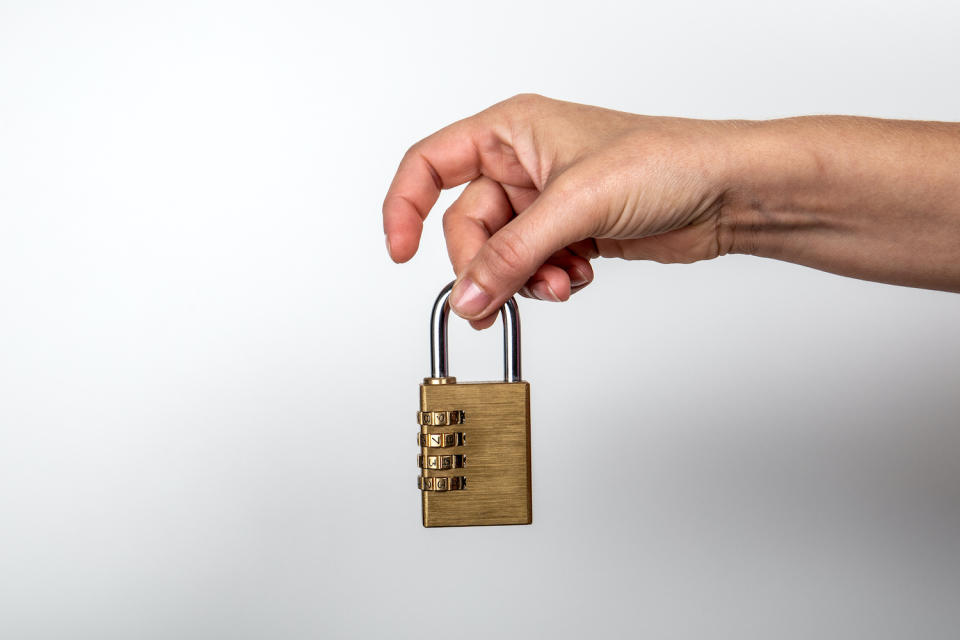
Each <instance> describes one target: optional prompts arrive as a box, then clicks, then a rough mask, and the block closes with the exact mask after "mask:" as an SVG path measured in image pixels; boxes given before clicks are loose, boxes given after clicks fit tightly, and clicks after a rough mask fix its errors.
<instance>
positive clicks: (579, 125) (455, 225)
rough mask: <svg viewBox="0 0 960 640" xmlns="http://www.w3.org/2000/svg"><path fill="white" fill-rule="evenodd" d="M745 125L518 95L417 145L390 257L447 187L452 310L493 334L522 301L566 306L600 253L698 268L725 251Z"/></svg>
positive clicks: (392, 205)
mask: <svg viewBox="0 0 960 640" xmlns="http://www.w3.org/2000/svg"><path fill="white" fill-rule="evenodd" d="M737 126H738V123H736V122H718V121H702V120H685V119H678V118H656V117H645V116H638V115H633V114H629V113H622V112H617V111H611V110H608V109H601V108H598V107H591V106H585V105H579V104H573V103H568V102H560V101H557V100H551V99H547V98H544V97H541V96H535V95H521V96H516V97H514V98H511V99H509V100H506V101H505V102H501V103H499V104H497V105H494V106H493V107H490V108H489V109H487V110H485V111H483V112H481V113H479V114H477V115H475V116H472V117H470V118H467V119H465V120H461V121H459V122H457V123H454V124H452V125H450V126H448V127H446V128H444V129H442V130H440V131H438V132H437V133H434V134H433V135H431V136H429V137H427V138H425V139H424V140H421V141H420V142H418V143H416V144H415V145H413V146H412V147H411V148H410V149H409V150H408V151H407V153H406V155H405V156H404V158H403V160H402V162H401V163H400V167H399V169H398V170H397V174H396V176H395V177H394V180H393V183H392V184H391V185H390V189H389V191H388V192H387V196H386V199H385V201H384V205H383V220H384V231H385V233H386V240H387V248H388V251H389V253H390V256H391V258H392V259H393V260H395V261H396V262H405V261H407V260H409V259H410V258H411V257H413V255H414V254H415V253H416V251H417V247H418V245H419V241H420V235H421V230H422V225H423V220H424V219H425V218H426V217H427V214H428V213H429V211H430V209H431V207H432V206H433V205H434V204H435V203H436V200H437V197H438V196H439V194H440V190H441V189H449V188H451V187H455V186H458V185H461V184H464V183H469V184H468V185H467V187H466V188H465V189H464V191H463V193H462V194H461V195H460V197H459V198H457V200H456V201H455V202H454V204H453V205H452V206H451V207H450V208H449V209H448V210H447V212H446V214H445V215H444V218H443V227H444V234H445V236H446V242H447V250H448V253H449V255H450V261H451V263H452V264H453V269H454V272H455V273H456V275H457V283H456V285H455V286H454V289H453V293H452V294H451V297H450V302H451V307H452V308H453V310H454V311H455V312H456V313H457V314H459V315H460V316H462V317H464V318H467V319H468V320H470V321H471V324H472V325H473V326H474V327H475V328H484V327H487V326H490V325H491V324H492V323H493V322H494V321H495V319H496V313H497V311H498V310H499V308H500V306H501V305H502V304H503V303H504V301H505V300H506V299H508V298H509V297H510V296H511V295H513V294H514V293H517V292H518V291H519V292H520V293H522V294H523V295H527V296H532V297H536V298H539V299H541V300H552V301H564V300H567V299H568V298H569V297H570V295H571V294H572V293H575V292H576V291H578V290H580V289H581V288H583V287H585V286H586V285H588V284H589V283H590V282H591V281H592V280H593V270H592V268H591V267H590V262H589V261H590V260H591V259H592V258H595V257H597V256H603V257H618V258H625V259H631V260H633V259H647V260H655V261H658V262H694V261H697V260H705V259H710V258H714V257H716V256H718V255H721V254H723V253H726V252H727V250H729V242H728V241H727V239H726V238H725V234H724V225H723V224H722V222H723V221H722V219H721V218H722V210H723V198H724V191H725V184H726V173H725V170H724V164H725V160H726V159H727V157H728V155H729V154H728V153H727V151H726V144H727V141H728V139H729V137H730V136H729V135H728V133H729V132H730V131H731V129H734V128H736V127H737Z"/></svg>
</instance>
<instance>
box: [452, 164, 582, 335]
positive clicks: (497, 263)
mask: <svg viewBox="0 0 960 640" xmlns="http://www.w3.org/2000/svg"><path fill="white" fill-rule="evenodd" d="M561 182H562V183H566V184H560V183H561ZM583 193H584V191H582V190H578V189H575V188H571V187H570V186H569V182H568V181H566V180H562V181H561V180H558V181H557V182H555V183H553V184H552V185H550V186H549V187H547V189H545V190H544V192H543V193H541V194H540V195H539V196H538V197H537V199H536V200H535V201H534V202H533V204H531V205H530V206H529V207H528V208H527V209H526V210H525V211H524V212H523V213H521V214H519V215H518V216H516V217H515V218H514V219H513V220H511V221H510V222H509V223H507V224H506V225H504V226H503V227H502V228H501V229H500V230H499V231H497V232H496V233H495V234H493V235H492V236H491V237H490V238H489V239H488V240H487V241H486V242H485V243H484V244H483V246H482V247H481V248H480V250H479V251H478V252H477V254H476V255H475V256H474V258H473V260H471V261H470V263H469V264H468V265H467V266H466V268H464V270H463V271H462V272H461V274H460V278H459V279H458V280H457V283H456V284H455V285H454V287H453V291H452V292H451V294H450V307H451V308H452V309H453V310H454V311H455V312H456V313H457V315H459V316H461V317H463V318H466V319H468V320H479V319H482V318H485V317H487V316H489V315H491V314H493V313H495V312H496V311H497V310H498V309H499V308H500V307H501V306H502V305H503V303H504V302H505V301H506V300H507V299H508V298H510V296H512V295H513V294H515V293H516V292H517V291H519V290H520V288H521V287H522V286H523V285H524V284H525V283H526V282H527V280H528V279H529V278H530V276H532V275H533V274H534V272H536V270H537V269H538V268H540V266H541V265H542V264H543V263H544V262H546V260H547V259H548V258H549V257H550V256H551V255H553V254H554V253H555V252H556V251H558V250H559V249H562V248H563V247H566V246H567V245H569V244H572V243H574V242H577V241H578V240H583V239H584V238H587V237H589V236H590V234H591V230H592V229H593V227H594V224H593V217H594V216H592V215H591V213H592V212H591V211H590V210H589V206H583V205H584V204H586V203H584V202H583V201H584V198H583V196H582V195H581V194H583ZM594 206H595V205H594Z"/></svg>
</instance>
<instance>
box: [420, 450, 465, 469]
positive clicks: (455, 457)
mask: <svg viewBox="0 0 960 640" xmlns="http://www.w3.org/2000/svg"><path fill="white" fill-rule="evenodd" d="M417 466H418V467H420V468H421V469H462V468H463V467H465V466H467V456H465V455H463V454H462V453H457V454H449V455H445V456H424V455H423V454H422V453H421V454H420V455H418V456H417Z"/></svg>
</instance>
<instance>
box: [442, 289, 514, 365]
mask: <svg viewBox="0 0 960 640" xmlns="http://www.w3.org/2000/svg"><path fill="white" fill-rule="evenodd" d="M452 290H453V282H451V283H450V284H448V285H447V286H445V287H444V288H443V290H442V291H441V292H440V295H438V296H437V300H436V302H434V303H433V311H432V312H431V313H430V377H431V378H446V377H448V371H449V369H448V362H447V324H448V321H449V319H450V300H449V298H450V291H452ZM500 319H501V320H502V321H503V381H504V382H520V312H519V311H518V310H517V302H516V300H514V299H513V298H510V299H509V300H507V301H506V302H505V303H503V306H502V307H500Z"/></svg>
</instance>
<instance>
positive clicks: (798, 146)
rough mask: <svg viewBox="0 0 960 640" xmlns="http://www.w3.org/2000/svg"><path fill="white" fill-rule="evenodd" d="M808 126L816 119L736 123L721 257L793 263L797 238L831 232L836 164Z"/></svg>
mask: <svg viewBox="0 0 960 640" xmlns="http://www.w3.org/2000/svg"><path fill="white" fill-rule="evenodd" d="M802 120H811V119H803V118H798V119H790V120H771V121H746V122H736V123H731V128H730V129H729V135H728V142H727V145H726V147H727V153H726V156H727V158H728V162H727V163H726V167H727V169H726V171H725V173H724V180H725V188H724V192H723V193H724V196H723V205H722V207H721V208H720V215H719V219H718V241H719V243H720V249H721V253H739V254H748V255H755V256H763V257H768V258H780V259H787V260H789V259H790V256H789V255H787V254H788V253H789V249H790V247H789V244H790V241H791V238H792V234H791V232H801V231H802V232H813V231H815V230H816V229H818V228H826V227H829V226H830V224H831V219H830V215H829V213H830V212H829V209H830V206H829V205H830V200H829V197H828V196H827V194H826V190H825V187H826V186H827V183H829V180H828V179H827V178H828V176H827V173H828V171H829V169H828V165H829V164H830V160H829V158H828V157H826V156H825V155H824V149H823V148H821V147H820V146H819V145H818V142H817V140H816V139H815V138H816V133H817V132H816V131H811V130H809V129H810V127H806V126H803V124H804V123H801V122H800V121H802ZM803 129H807V131H806V132H804V131H803ZM832 178H833V179H836V176H832Z"/></svg>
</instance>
